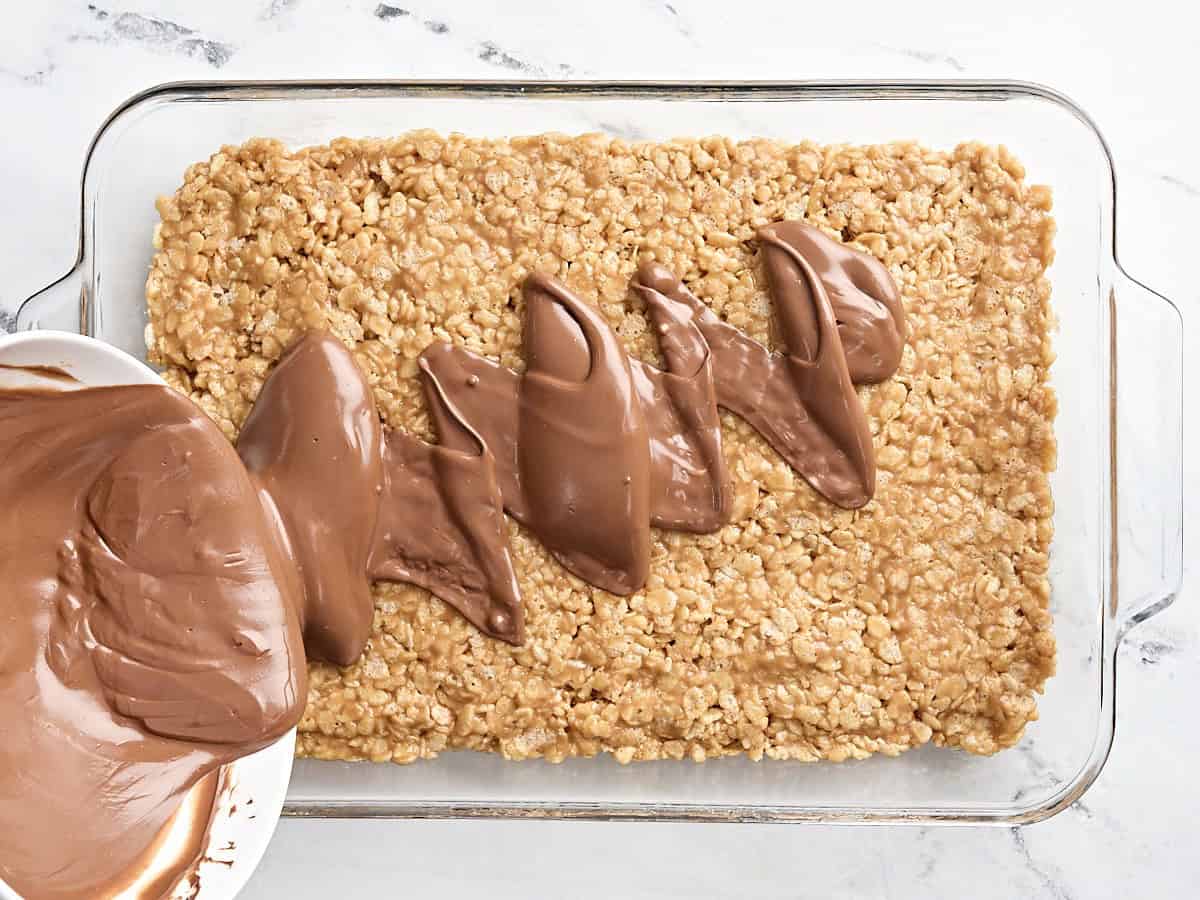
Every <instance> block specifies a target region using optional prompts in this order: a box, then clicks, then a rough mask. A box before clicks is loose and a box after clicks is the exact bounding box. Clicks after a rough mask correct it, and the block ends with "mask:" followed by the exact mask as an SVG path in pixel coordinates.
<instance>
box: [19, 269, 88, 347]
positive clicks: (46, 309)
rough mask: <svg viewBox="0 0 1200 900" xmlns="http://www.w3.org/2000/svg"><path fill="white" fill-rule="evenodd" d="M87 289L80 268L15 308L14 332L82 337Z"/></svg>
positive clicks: (86, 310)
mask: <svg viewBox="0 0 1200 900" xmlns="http://www.w3.org/2000/svg"><path fill="white" fill-rule="evenodd" d="M87 301H88V297H87V289H86V288H85V287H84V278H83V265H82V264H81V263H78V262H77V263H76V264H75V267H74V268H73V269H71V271H70V272H68V273H67V274H66V275H63V276H62V277H61V278H59V279H58V280H57V281H54V282H53V283H51V284H49V285H47V286H46V287H44V288H42V289H41V290H40V291H38V292H37V293H36V294H33V295H32V296H30V297H29V298H27V299H26V300H25V302H24V303H22V304H21V305H20V307H18V308H17V331H34V330H38V329H53V330H55V331H72V332H75V333H76V334H84V333H85V332H86V330H87V328H86V324H87V312H88V302H87Z"/></svg>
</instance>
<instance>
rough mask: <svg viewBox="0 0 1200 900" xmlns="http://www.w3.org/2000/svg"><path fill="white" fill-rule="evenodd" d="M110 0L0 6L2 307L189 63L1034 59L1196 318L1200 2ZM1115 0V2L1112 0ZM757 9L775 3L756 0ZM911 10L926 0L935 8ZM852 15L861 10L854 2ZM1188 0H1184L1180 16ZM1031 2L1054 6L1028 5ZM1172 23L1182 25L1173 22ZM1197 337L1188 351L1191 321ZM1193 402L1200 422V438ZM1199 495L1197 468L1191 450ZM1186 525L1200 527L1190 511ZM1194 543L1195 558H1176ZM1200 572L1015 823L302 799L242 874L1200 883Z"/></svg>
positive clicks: (471, 889)
mask: <svg viewBox="0 0 1200 900" xmlns="http://www.w3.org/2000/svg"><path fill="white" fill-rule="evenodd" d="M549 6H550V5H549V4H535V3H526V2H516V0H510V2H507V3H505V4H504V5H503V7H502V12H495V11H493V4H491V3H486V2H482V0H478V2H458V3H451V2H444V0H443V2H436V0H391V2H389V3H379V2H376V0H361V2H360V0H338V2H318V0H256V2H251V0H246V2H236V0H226V2H217V0H210V2H207V3H204V4H198V3H194V2H188V0H148V2H140V0H97V2H96V3H92V4H88V3H82V2H78V3H77V2H65V0H55V2H43V3H28V2H27V3H23V4H17V3H11V4H6V8H5V10H4V17H3V23H4V27H3V29H0V112H2V113H3V117H4V121H5V122H7V123H8V124H7V126H6V128H5V140H4V141H2V142H0V187H2V191H3V193H2V195H0V196H3V198H4V199H3V204H2V205H0V271H3V272H4V273H5V279H4V283H3V285H0V328H2V327H3V325H4V324H5V319H6V317H7V316H10V315H11V314H12V313H13V312H14V311H15V308H16V305H17V304H18V303H19V302H20V300H21V299H23V298H24V297H25V296H27V295H29V294H31V293H33V292H34V291H35V290H37V289H38V288H40V287H41V286H43V285H45V284H48V283H49V282H50V281H52V280H53V279H54V278H55V277H56V276H58V275H60V274H61V273H62V272H63V271H65V270H66V268H67V267H68V265H69V264H70V261H71V260H72V258H73V255H74V251H75V243H76V235H77V229H78V221H77V217H78V184H77V179H78V172H79V170H80V166H81V163H82V160H83V155H84V151H85V149H86V147H87V143H88V141H89V140H90V138H91V136H92V133H93V132H94V130H95V129H96V127H97V125H98V124H99V123H100V122H101V120H102V119H103V118H104V116H106V115H107V114H108V112H109V111H110V110H111V109H112V108H113V107H114V106H116V105H117V104H118V103H119V102H120V101H121V100H123V99H124V98H126V97H127V96H128V95H130V94H132V93H135V92H137V91H139V90H142V89H144V88H146V87H148V86H151V85H153V84H156V83H159V82H163V81H172V80H178V79H197V78H221V79H242V78H320V77H329V78H334V77H337V78H369V77H391V78H404V77H427V78H434V77H454V78H460V77H461V78H488V77H503V78H555V79H560V78H561V79H571V78H672V79H675V78H683V79H687V78H705V79H710V78H787V79H802V78H870V77H886V78H910V77H911V78H934V77H937V78H942V77H951V78H954V77H957V78H1017V79H1024V80H1031V81H1037V82H1042V83H1044V84H1047V85H1050V86H1052V87H1054V88H1057V89H1058V90H1061V91H1063V92H1064V93H1066V94H1068V95H1069V96H1071V97H1072V98H1074V99H1075V100H1076V101H1077V102H1078V103H1079V104H1080V105H1082V106H1083V108H1085V109H1086V110H1087V111H1088V112H1089V113H1090V114H1091V115H1092V117H1093V118H1094V119H1095V120H1096V121H1097V122H1098V123H1099V125H1100V127H1101V129H1102V130H1103V131H1104V133H1105V135H1106V137H1107V138H1108V141H1109V143H1110V145H1111V148H1112V152H1113V155H1114V157H1115V160H1116V167H1117V175H1118V181H1119V183H1120V206H1119V210H1118V222H1117V232H1118V245H1119V247H1120V252H1121V260H1122V262H1123V264H1124V265H1125V267H1126V268H1127V269H1128V270H1129V272H1130V273H1131V274H1133V275H1134V276H1135V277H1137V278H1140V279H1141V280H1143V281H1145V282H1146V283H1148V284H1149V285H1151V286H1152V287H1154V288H1155V289H1157V290H1159V291H1160V292H1162V293H1164V294H1165V295H1167V296H1168V297H1170V298H1172V299H1173V300H1174V301H1176V303H1178V304H1179V306H1180V307H1181V309H1182V310H1183V314H1184V317H1185V320H1186V321H1187V322H1188V323H1189V324H1190V323H1194V322H1195V321H1200V319H1197V317H1198V316H1200V288H1197V286H1196V285H1197V283H1196V280H1195V278H1194V276H1193V273H1192V266H1193V265H1194V254H1195V249H1194V248H1193V247H1192V242H1193V241H1194V236H1193V234H1192V232H1191V231H1190V228H1191V227H1193V226H1194V223H1195V222H1196V220H1197V217H1198V215H1200V169H1198V168H1197V163H1196V159H1197V156H1196V145H1197V142H1198V141H1200V120H1198V119H1197V116H1196V115H1195V96H1194V92H1195V88H1196V87H1197V84H1198V79H1197V76H1196V75H1195V74H1194V69H1193V64H1194V57H1195V49H1196V48H1195V32H1196V26H1197V25H1198V24H1200V14H1197V13H1196V12H1181V11H1180V10H1179V9H1178V8H1177V5H1176V4H1174V3H1170V2H1168V0H1145V2H1143V3H1141V4H1139V5H1138V6H1137V7H1136V8H1126V9H1125V10H1123V15H1122V16H1120V17H1119V18H1118V17H1115V16H1114V17H1110V16H1107V15H1106V14H1105V13H1104V12H1102V11H1101V10H1100V9H1099V8H1092V5H1090V4H1061V5H1058V4H1050V3H1046V2H1045V0H1009V2H1008V3H1006V4H1004V6H1003V8H1002V9H1000V8H997V7H994V6H989V7H986V8H984V7H977V6H976V4H972V3H961V2H960V3H956V4H941V3H928V4H920V5H914V4H896V3H889V2H882V0H861V2H859V3H857V4H855V5H854V6H853V7H852V8H850V7H824V8H821V7H816V8H813V7H809V6H806V5H804V4H799V3H796V4H774V3H763V4H755V3H750V2H746V3H741V4H738V6H737V10H738V12H739V15H738V16H736V17H734V16H733V15H731V13H730V8H729V6H728V4H718V3H687V2H684V0H672V2H669V3H664V2H654V0H609V2H606V3H600V4H580V5H579V8H578V9H572V11H570V12H568V8H571V7H574V6H575V4H566V3H562V4H556V5H555V6H556V7H557V9H555V10H551V9H548V7H549ZM1098 6H1102V5H1098ZM758 7H761V8H758ZM918 8H919V9H921V10H922V13H921V15H918V14H917V11H916V10H917V9H918ZM847 12H849V15H848V16H847ZM1181 17H1182V20H1181ZM1034 22H1036V23H1037V24H1036V25H1034V24H1031V23H1034ZM1164 23H1166V26H1167V27H1164ZM1196 335H1197V331H1196V330H1195V329H1194V328H1193V329H1192V330H1191V331H1190V332H1188V334H1187V336H1186V337H1185V358H1186V359H1187V360H1188V361H1189V362H1188V363H1187V364H1186V365H1187V366H1188V367H1189V368H1190V369H1191V370H1192V371H1195V369H1196V367H1197V366H1200V339H1198V338H1197V337H1196ZM1196 438H1197V434H1196V423H1195V420H1194V419H1191V420H1189V421H1188V422H1187V423H1186V424H1185V442H1186V443H1187V445H1188V446H1195V443H1194V442H1195V440H1196ZM1184 474H1185V484H1186V496H1188V497H1195V496H1198V494H1197V491H1196V488H1198V487H1200V481H1198V479H1200V467H1198V466H1197V464H1196V463H1195V460H1194V459H1193V458H1186V461H1185V473H1184ZM1186 540H1187V542H1188V543H1187V546H1186V547H1185V554H1184V558H1185V560H1187V559H1188V558H1189V557H1190V553H1189V552H1187V551H1188V550H1190V549H1192V548H1193V547H1194V546H1195V542H1196V535H1195V533H1194V532H1187V534H1186ZM1185 565H1186V564H1185ZM1198 577H1200V573H1197V570H1196V568H1195V567H1194V566H1187V567H1186V568H1185V575H1184V588H1183V591H1182V594H1181V595H1180V598H1179V600H1178V601H1177V602H1176V604H1175V605H1174V606H1173V607H1172V608H1170V609H1168V610H1167V611H1166V612H1164V613H1162V614H1161V615H1159V616H1157V617H1156V618H1154V619H1153V620H1151V621H1150V622H1148V623H1146V624H1144V625H1142V626H1140V627H1138V628H1137V629H1136V630H1135V631H1133V632H1132V633H1131V634H1130V635H1129V637H1128V638H1127V639H1126V641H1125V643H1124V645H1123V646H1122V648H1121V650H1120V653H1119V657H1118V672H1119V676H1120V677H1119V679H1118V696H1117V707H1118V710H1119V713H1118V726H1117V739H1116V744H1115V747H1114V749H1113V752H1112V755H1111V757H1110V759H1109V762H1108V765H1107V767H1106V768H1105V770H1104V772H1103V774H1102V775H1101V777H1100V779H1099V780H1098V781H1097V783H1096V784H1095V785H1094V786H1093V787H1092V789H1091V790H1090V791H1089V792H1088V793H1087V795H1086V797H1085V798H1084V800H1083V801H1082V802H1080V803H1077V804H1076V805H1075V806H1073V807H1071V808H1070V809H1068V810H1066V811H1065V812H1063V813H1061V814H1060V815H1058V816H1056V817H1055V818H1053V819H1051V820H1049V821H1047V822H1044V823H1042V824H1039V825H1036V826H1032V827H1029V828H1023V829H1016V828H1012V829H1005V828H918V827H816V826H739V825H719V826H718V825H707V826H695V825H690V826H689V825H683V826H681V825H641V824H604V823H574V822H565V823H554V822H487V821H470V822H464V821H442V822H421V821H409V822H370V821H358V822H350V821H302V820H285V821H284V822H282V823H281V825H280V827H279V831H278V834H277V836H276V839H275V842H274V843H273V845H272V847H271V849H270V851H269V852H268V855H267V858H266V860H265V861H264V863H263V866H262V868H261V869H260V870H259V872H258V874H257V875H256V876H255V879H254V880H253V881H252V882H251V885H250V887H249V888H248V889H247V893H246V896H248V897H252V898H253V897H275V896H287V897H298V898H308V897H313V898H316V897H325V896H329V895H342V896H353V895H355V894H356V893H357V892H358V891H359V890H361V891H363V892H364V893H365V892H368V891H369V892H370V893H371V894H373V895H378V894H379V892H381V891H383V892H385V894H384V895H386V896H391V895H393V894H397V895H399V894H403V895H406V896H422V895H434V896H439V895H440V896H451V897H456V896H472V895H479V894H486V896H489V897H493V898H501V897H514V898H515V897H521V898H526V897H530V896H543V895H545V896H563V895H567V896H572V897H593V896H594V897H605V898H607V897H611V896H614V895H616V896H622V897H629V898H633V897H681V898H682V897H695V896H706V897H741V896H761V897H810V896H811V897H828V896H837V897H866V898H876V897H879V898H882V897H908V896H915V895H917V894H918V892H919V893H920V894H921V895H924V896H952V895H953V896H957V895H959V894H961V893H964V892H965V893H967V894H969V895H970V896H972V897H975V898H981V900H982V898H1008V897H1026V898H1054V900H1067V898H1097V897H1117V896H1121V895H1131V896H1147V897H1151V896H1152V897H1185V896H1194V895H1195V891H1196V882H1197V878H1198V877H1200V856H1198V855H1197V854H1196V853H1195V852H1194V850H1195V846H1194V845H1195V839H1194V837H1188V835H1189V834H1191V833H1192V831H1191V828H1192V826H1193V822H1194V814H1195V809H1196V807H1197V806H1198V805H1200V778H1197V777H1196V776H1195V775H1194V774H1193V773H1192V769H1191V764H1192V763H1193V760H1194V759H1195V758H1196V755H1197V752H1198V751H1200V724H1197V721H1196V713H1195V710H1196V702H1195V693H1196V688H1197V686H1198V684H1200V633H1198V632H1200V628H1198V624H1200V611H1198V610H1197V607H1196V603H1197V599H1198V598H1197V596H1196V595H1197V593H1198V591H1197V588H1198V587H1200V582H1198V580H1197V579H1198Z"/></svg>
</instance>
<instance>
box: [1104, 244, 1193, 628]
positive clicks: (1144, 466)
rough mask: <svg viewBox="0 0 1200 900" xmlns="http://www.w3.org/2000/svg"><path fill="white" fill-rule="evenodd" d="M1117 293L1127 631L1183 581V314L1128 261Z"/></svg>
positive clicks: (1120, 530)
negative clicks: (1136, 275)
mask: <svg viewBox="0 0 1200 900" xmlns="http://www.w3.org/2000/svg"><path fill="white" fill-rule="evenodd" d="M1112 298H1113V300H1112V314H1113V324H1114V332H1113V333H1114V346H1113V366H1114V368H1113V371H1114V375H1115V379H1116V390H1115V398H1116V411H1115V419H1116V422H1115V425H1116V436H1117V440H1116V458H1117V495H1116V498H1115V502H1116V517H1115V521H1116V528H1117V546H1116V549H1117V559H1118V565H1117V591H1116V595H1115V596H1116V597H1117V598H1120V602H1119V608H1118V609H1117V610H1116V614H1117V616H1118V621H1119V622H1120V630H1119V632H1118V634H1119V635H1120V636H1124V634H1125V633H1126V632H1127V631H1128V630H1129V629H1130V628H1132V627H1133V626H1135V625H1137V624H1138V623H1140V622H1144V621H1145V620H1146V619H1148V618H1150V617H1151V616H1153V615H1155V614H1156V613H1159V612H1161V611H1162V610H1164V609H1166V608H1167V607H1168V606H1170V605H1171V603H1172V602H1173V601H1174V600H1175V596H1176V594H1178V593H1179V589H1180V586H1181V583H1182V581H1183V318H1182V316H1180V314H1179V310H1178V309H1177V308H1176V306H1175V305H1174V304H1173V303H1172V302H1171V301H1170V300H1168V299H1167V298H1166V297H1163V296H1162V295H1161V294H1157V293H1155V292H1154V291H1152V290H1150V288H1148V287H1146V286H1145V285H1144V284H1141V283H1140V282H1138V281H1137V280H1135V279H1133V278H1131V277H1130V276H1129V275H1127V274H1126V273H1125V272H1124V270H1122V269H1121V268H1120V266H1118V267H1117V278H1116V283H1115V285H1114V288H1113V294H1112Z"/></svg>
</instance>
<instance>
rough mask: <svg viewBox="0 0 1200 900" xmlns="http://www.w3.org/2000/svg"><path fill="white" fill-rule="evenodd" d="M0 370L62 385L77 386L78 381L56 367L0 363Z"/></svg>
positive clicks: (64, 370)
mask: <svg viewBox="0 0 1200 900" xmlns="http://www.w3.org/2000/svg"><path fill="white" fill-rule="evenodd" d="M0 370H2V371H5V372H24V373H26V374H28V375H34V376H36V377H38V378H42V379H45V380H46V381H57V382H59V383H63V384H78V383H79V381H78V379H76V378H75V376H73V375H72V374H71V373H70V372H68V371H67V370H66V369H62V368H59V367H58V366H14V365H9V364H7V363H0Z"/></svg>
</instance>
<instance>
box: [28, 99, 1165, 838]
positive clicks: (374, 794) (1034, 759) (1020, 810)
mask: <svg viewBox="0 0 1200 900" xmlns="http://www.w3.org/2000/svg"><path fill="white" fill-rule="evenodd" d="M418 127H422V128H434V129H438V130H441V131H460V132H466V133H474V134H479V135H516V134H526V133H537V132H544V131H562V132H575V133H578V132H586V131H597V130H598V131H606V132H610V133H614V134H617V135H620V136H623V137H627V138H656V139H663V138H670V137H675V136H680V135H697V134H713V133H718V134H726V135H731V136H734V137H751V136H765V137H773V138H780V139H786V140H799V139H803V138H809V139H813V140H816V141H821V142H850V143H867V142H877V141H889V140H895V139H902V138H913V139H917V140H919V141H921V142H923V143H925V144H928V145H933V146H942V147H951V146H953V145H954V144H956V143H958V142H960V141H964V140H980V141H984V142H989V143H1003V144H1006V145H1007V146H1008V147H1009V148H1010V149H1011V150H1012V151H1013V152H1014V153H1015V154H1016V156H1017V157H1018V158H1019V159H1020V160H1021V161H1022V162H1023V163H1024V164H1025V166H1026V168H1027V172H1028V178H1029V180H1030V181H1032V182H1036V183H1042V184H1048V185H1050V186H1051V187H1052V188H1053V190H1054V216H1055V218H1056V220H1057V223H1058V236H1057V258H1056V261H1055V263H1054V265H1053V266H1052V268H1051V270H1050V277H1051V280H1052V284H1053V291H1054V294H1053V304H1054V308H1055V311H1056V313H1057V316H1058V319H1059V323H1060V327H1059V333H1058V335H1057V338H1056V348H1057V351H1058V360H1057V362H1056V363H1055V365H1054V367H1053V370H1052V380H1053V384H1054V387H1055V389H1056V390H1057V392H1058V396H1059V400H1060V405H1061V411H1060V414H1059V419H1058V425H1057V432H1058V439H1059V465H1058V471H1057V472H1056V473H1055V475H1054V478H1053V490H1054V497H1055V538H1054V543H1053V547H1052V551H1051V581H1052V585H1053V597H1052V604H1053V610H1054V615H1055V627H1056V633H1057V637H1058V645H1059V671H1058V674H1057V676H1056V677H1054V678H1053V679H1052V680H1051V681H1050V683H1049V685H1048V687H1047V690H1046V693H1045V695H1044V696H1043V697H1042V698H1041V700H1040V707H1041V720H1040V721H1038V722H1036V723H1034V724H1033V725H1031V726H1030V728H1029V729H1028V731H1027V733H1026V736H1025V737H1024V739H1023V740H1022V741H1021V743H1020V744H1019V745H1018V746H1017V747H1016V748H1014V749H1012V750H1009V751H1006V752H1003V753H1001V754H999V755H998V756H995V757H991V758H978V757H973V756H970V755H968V754H967V753H964V752H958V751H950V750H938V749H936V748H933V747H925V748H922V749H920V750H917V751H913V752H910V753H907V754H905V755H903V756H901V757H900V758H897V759H888V758H879V757H877V758H873V759H869V760H866V761H862V762H847V763H840V764H826V763H818V764H803V763H784V762H760V763H754V762H750V761H749V760H746V759H744V758H732V759H722V760H717V761H710V762H707V763H704V764H703V765H696V764H693V763H676V762H662V763H640V764H635V765H632V766H619V765H617V764H616V763H615V762H614V761H613V760H612V759H611V758H610V757H600V758H597V759H590V760H582V759H579V760H569V761H567V762H565V763H563V764H561V765H550V764H546V763H543V762H522V763H512V762H505V761H504V760H502V759H500V758H499V757H497V756H494V755H489V754H475V753H466V752H459V753H448V754H445V755H443V756H442V757H441V758H439V759H437V760H434V761H428V762H420V763H417V764H414V765H410V766H396V765H390V764H371V763H329V762H316V761H312V760H302V761H299V762H298V764H297V766H296V771H295V775H294V776H293V778H292V784H291V790H290V791H289V794H288V803H287V806H286V810H285V812H286V813H287V814H291V815H300V816H412V817H421V816H426V817H428V816H523V817H529V816H534V817H589V818H620V819H652V820H660V819H676V820H706V821H756V822H778V821H821V822H916V823H931V822H955V823H964V822H990V823H1002V824H1015V823H1024V822H1032V821H1037V820H1039V819H1042V818H1045V817H1047V816H1050V815H1053V814H1054V813H1055V812H1057V811H1059V810H1061V809H1063V808H1064V807H1065V806H1067V805H1068V804H1070V803H1071V802H1072V801H1073V800H1075V799H1076V798H1078V797H1079V796H1080V795H1081V794H1082V793H1083V792H1084V791H1085V790H1086V789H1087V788H1088V786H1089V785H1090V784H1091V783H1092V782H1093V781H1094V780H1095V778H1096V776H1097V775H1098V774H1099V772H1100V769H1101V767H1102V766H1103V765H1104V762H1105V759H1106V758H1107V756H1108V752H1109V749H1110V747H1111V745H1112V740H1113V734H1114V725H1115V704H1114V699H1115V686H1116V670H1115V663H1116V649H1117V645H1118V643H1119V641H1120V639H1121V637H1122V635H1123V634H1124V633H1125V631H1126V630H1127V629H1128V628H1129V627H1131V626H1132V625H1134V624H1136V623H1137V622H1139V621H1141V620H1143V619H1145V618H1147V617H1148V616H1150V615H1152V614H1154V613H1155V612H1156V611H1158V610H1160V609H1162V608H1164V607H1165V606H1166V605H1167V604H1169V603H1170V602H1171V600H1172V599H1173V598H1174V595H1175V592H1176V591H1177V589H1178V586H1179V583H1180V579H1181V563H1182V497H1181V492H1182V486H1181V461H1182V437H1181V415H1182V414H1181V396H1182V367H1181V364H1182V360H1181V355H1182V325H1181V321H1180V318H1179V314H1178V312H1177V311H1176V309H1175V308H1174V307H1173V306H1172V305H1171V304H1170V303H1169V302H1168V301H1167V300H1165V299H1164V298H1162V297H1161V296H1159V295H1157V294H1155V293H1154V292H1152V291H1150V290H1149V289H1147V288H1145V287H1143V286H1142V285H1141V284H1139V283H1138V282H1136V281H1134V280H1133V279H1132V278H1130V277H1129V276H1128V275H1126V274H1125V273H1124V271H1123V270H1122V269H1121V267H1120V265H1119V264H1118V262H1117V259H1116V255H1115V247H1114V237H1113V234H1114V228H1113V225H1114V207H1115V184H1114V178H1113V169H1112V163H1111V159H1110V157H1109V154H1108V150H1107V148H1106V146H1105V144H1104V141H1103V139H1102V138H1101V136H1100V134H1099V132H1098V131H1097V130H1096V128H1095V126H1094V125H1093V124H1092V122H1091V121H1090V120H1089V119H1088V117H1087V116H1086V115H1085V114H1084V113H1083V112H1082V111H1081V110H1080V109H1079V108H1078V107H1076V106H1075V105H1074V104H1072V103H1071V102H1070V101H1069V100H1067V99H1066V98H1064V97H1062V96H1060V95H1058V94H1056V93H1054V92H1053V91H1050V90H1047V89H1045V88H1042V87H1039V86H1035V85H1030V84H1021V83H1012V82H908V83H878V82H839V83H829V82H797V83H728V82H723V83H713V84H694V83H689V84H673V83H656V84H646V83H638V84H633V83H594V82H593V83H571V84H550V83H533V82H471V83H447V82H370V83H363V82H325V83H317V82H288V83H192V84H171V85H164V86H161V87H157V88H153V89H151V90H149V91H146V92H145V93H142V94H139V95H138V96H136V97H133V98H131V99H130V100H129V101H128V102H126V103H125V104H124V105H123V106H121V107H120V108H119V109H118V110H116V111H115V112H114V113H113V114H112V115H111V116H110V117H109V119H108V120H107V121H106V122H105V123H104V125H103V127H102V128H101V129H100V131H99V133H98V134H97V136H96V138H95V140H94V142H93V144H92V147H91V150H90V152H89V154H88V157H87V160H86V163H85V167H84V171H83V185H82V233H81V238H80V245H79V254H78V258H77V260H76V262H75V266H74V268H73V269H72V270H71V271H70V273H69V274H67V275H66V276H64V277H63V278H62V279H60V280H59V281H58V282H56V283H55V284H53V285H51V286H50V287H47V288H46V289H44V290H42V291H40V292H39V293H37V294H36V295H34V296H33V297H31V298H29V299H28V300H27V301H26V302H25V304H24V305H23V306H22V307H21V309H20V312H19V314H18V319H17V327H18V328H20V329H30V328H50V327H53V328H65V329H69V330H74V331H79V332H82V333H85V334H90V335H93V336H95V337H98V338H101V339H103V340H106V341H109V342H111V343H113V344H115V345H117V346H119V347H121V348H122V349H124V350H126V351H128V352H130V353H132V354H134V355H135V356H138V357H144V354H145V349H144V348H145V345H144V340H143V331H144V328H145V325H146V315H145V311H144V302H143V286H144V282H145V277H146V272H147V268H148V266H149V262H150V257H151V252H152V251H151V245H150V236H151V232H152V230H153V227H154V224H155V222H156V221H157V214H156V213H155V210H154V204H153V201H154V198H155V196H156V195H158V194H163V193H170V192H172V191H173V190H174V189H175V188H176V187H177V186H178V184H179V183H180V179H181V177H182V175H183V171H184V169H185V168H186V166H187V165H188V164H190V163H192V162H195V161H197V160H201V159H206V158H207V157H208V156H209V155H210V154H211V153H213V152H214V151H215V150H216V149H217V148H218V147H219V146H220V145H222V144H226V143H238V142H241V141H243V140H245V139H247V138H250V137H252V136H256V135H269V136H274V137H278V138H280V139H282V140H284V141H285V142H287V143H289V144H291V145H296V146H299V145H305V144H312V143H318V142H324V141H328V140H329V139H331V138H333V137H336V136H339V135H351V136H368V135H392V134H396V133H399V132H402V131H405V130H408V129H412V128H418ZM1118 359H1119V360H1120V366H1119V369H1118ZM1118 560H1119V561H1120V565H1119V566H1118Z"/></svg>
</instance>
